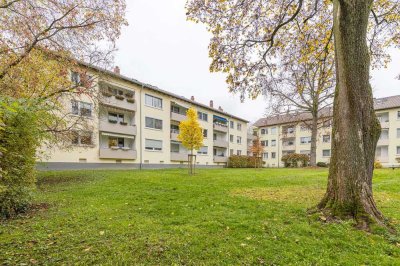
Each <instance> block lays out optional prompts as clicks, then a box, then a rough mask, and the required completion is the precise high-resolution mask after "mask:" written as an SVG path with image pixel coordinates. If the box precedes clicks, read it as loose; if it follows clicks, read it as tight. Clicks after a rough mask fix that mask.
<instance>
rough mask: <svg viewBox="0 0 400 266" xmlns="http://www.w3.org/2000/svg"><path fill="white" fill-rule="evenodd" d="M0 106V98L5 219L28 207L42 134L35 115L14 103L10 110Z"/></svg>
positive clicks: (0, 207) (0, 191) (0, 203)
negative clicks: (2, 124)
mask: <svg viewBox="0 0 400 266" xmlns="http://www.w3.org/2000/svg"><path fill="white" fill-rule="evenodd" d="M4 103H5V100H2V99H0V106H3V108H1V109H2V110H0V113H1V114H2V120H3V123H4V126H3V129H2V130H0V150H1V156H0V217H5V218H8V217H11V216H14V215H16V214H18V213H21V212H24V211H26V209H27V208H28V207H29V204H30V200H31V197H30V196H31V191H32V189H33V188H34V185H35V161H36V150H37V148H38V147H39V145H40V143H41V137H40V135H41V134H42V133H41V131H40V130H39V125H38V123H37V117H38V116H37V115H38V114H37V113H36V112H34V111H32V110H31V109H30V107H29V106H28V107H27V106H26V105H25V103H23V104H21V103H20V104H18V103H16V102H14V103H13V104H12V106H11V107H12V108H4V106H5V104H4ZM32 106H35V105H32ZM32 108H36V107H32Z"/></svg>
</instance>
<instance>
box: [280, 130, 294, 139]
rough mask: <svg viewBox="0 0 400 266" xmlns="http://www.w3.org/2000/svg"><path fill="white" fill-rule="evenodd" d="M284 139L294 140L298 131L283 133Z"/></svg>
mask: <svg viewBox="0 0 400 266" xmlns="http://www.w3.org/2000/svg"><path fill="white" fill-rule="evenodd" d="M282 137H283V138H294V137H296V131H282Z"/></svg>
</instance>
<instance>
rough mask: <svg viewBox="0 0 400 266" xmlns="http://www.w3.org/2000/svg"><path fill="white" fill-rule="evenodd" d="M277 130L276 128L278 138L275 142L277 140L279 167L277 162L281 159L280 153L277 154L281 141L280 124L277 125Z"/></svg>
mask: <svg viewBox="0 0 400 266" xmlns="http://www.w3.org/2000/svg"><path fill="white" fill-rule="evenodd" d="M277 130H278V139H277V140H276V142H278V168H279V167H280V165H279V162H280V161H281V159H280V155H279V144H280V142H281V126H279V125H278V126H277Z"/></svg>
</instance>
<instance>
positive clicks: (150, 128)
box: [144, 127, 179, 134]
mask: <svg viewBox="0 0 400 266" xmlns="http://www.w3.org/2000/svg"><path fill="white" fill-rule="evenodd" d="M144 128H145V129H149V130H155V131H163V130H162V129H157V128H152V127H144ZM178 134H179V133H178Z"/></svg>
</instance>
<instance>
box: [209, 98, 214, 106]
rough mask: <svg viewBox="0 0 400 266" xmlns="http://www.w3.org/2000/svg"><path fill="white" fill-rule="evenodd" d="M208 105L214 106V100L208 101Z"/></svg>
mask: <svg viewBox="0 0 400 266" xmlns="http://www.w3.org/2000/svg"><path fill="white" fill-rule="evenodd" d="M210 107H211V108H214V101H213V100H211V101H210Z"/></svg>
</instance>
